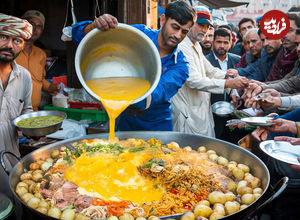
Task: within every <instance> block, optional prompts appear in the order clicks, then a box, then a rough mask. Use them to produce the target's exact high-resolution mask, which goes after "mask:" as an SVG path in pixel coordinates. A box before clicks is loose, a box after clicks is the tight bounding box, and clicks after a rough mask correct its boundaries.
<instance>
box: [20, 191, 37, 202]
mask: <svg viewBox="0 0 300 220" xmlns="http://www.w3.org/2000/svg"><path fill="white" fill-rule="evenodd" d="M32 198H34V195H32V194H31V193H25V194H23V195H22V196H21V199H22V200H23V201H24V202H25V203H27V202H28V201H29V200H30V199H32Z"/></svg>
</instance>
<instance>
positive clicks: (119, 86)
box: [86, 77, 150, 141]
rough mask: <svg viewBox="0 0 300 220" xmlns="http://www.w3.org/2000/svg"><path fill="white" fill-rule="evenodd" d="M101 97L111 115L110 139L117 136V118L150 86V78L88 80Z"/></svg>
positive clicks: (87, 82)
mask: <svg viewBox="0 0 300 220" xmlns="http://www.w3.org/2000/svg"><path fill="white" fill-rule="evenodd" d="M86 84H87V86H88V87H89V88H90V89H91V90H92V91H93V92H94V93H95V94H96V95H98V97H99V100H100V101H101V102H102V104H103V106H104V108H105V109H106V111H107V114H108V117H109V140H110V141H112V140H113V139H114V137H115V120H116V118H117V117H118V116H119V115H120V114H121V113H122V112H123V111H124V110H125V109H126V108H127V107H128V106H129V105H130V104H131V103H132V102H133V101H134V100H135V99H137V98H139V97H140V96H142V95H144V94H145V93H146V92H147V91H148V90H149V88H150V83H149V81H148V80H145V79H143V78H139V77H111V78H98V79H90V80H87V81H86Z"/></svg>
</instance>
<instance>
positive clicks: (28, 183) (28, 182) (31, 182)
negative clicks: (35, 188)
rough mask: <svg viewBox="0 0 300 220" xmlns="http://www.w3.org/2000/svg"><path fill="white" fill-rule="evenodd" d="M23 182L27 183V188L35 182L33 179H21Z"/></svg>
mask: <svg viewBox="0 0 300 220" xmlns="http://www.w3.org/2000/svg"><path fill="white" fill-rule="evenodd" d="M22 182H23V183H26V184H27V185H28V188H29V187H30V186H31V185H32V184H35V182H34V181H33V180H23V181H22Z"/></svg>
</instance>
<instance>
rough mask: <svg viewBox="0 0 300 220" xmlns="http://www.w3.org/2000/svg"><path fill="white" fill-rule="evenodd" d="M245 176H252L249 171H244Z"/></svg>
mask: <svg viewBox="0 0 300 220" xmlns="http://www.w3.org/2000/svg"><path fill="white" fill-rule="evenodd" d="M247 176H253V175H252V174H251V173H245V178H246V177H247Z"/></svg>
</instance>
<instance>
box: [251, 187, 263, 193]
mask: <svg viewBox="0 0 300 220" xmlns="http://www.w3.org/2000/svg"><path fill="white" fill-rule="evenodd" d="M253 193H255V194H262V193H263V189H262V188H260V187H257V188H255V189H253Z"/></svg>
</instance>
